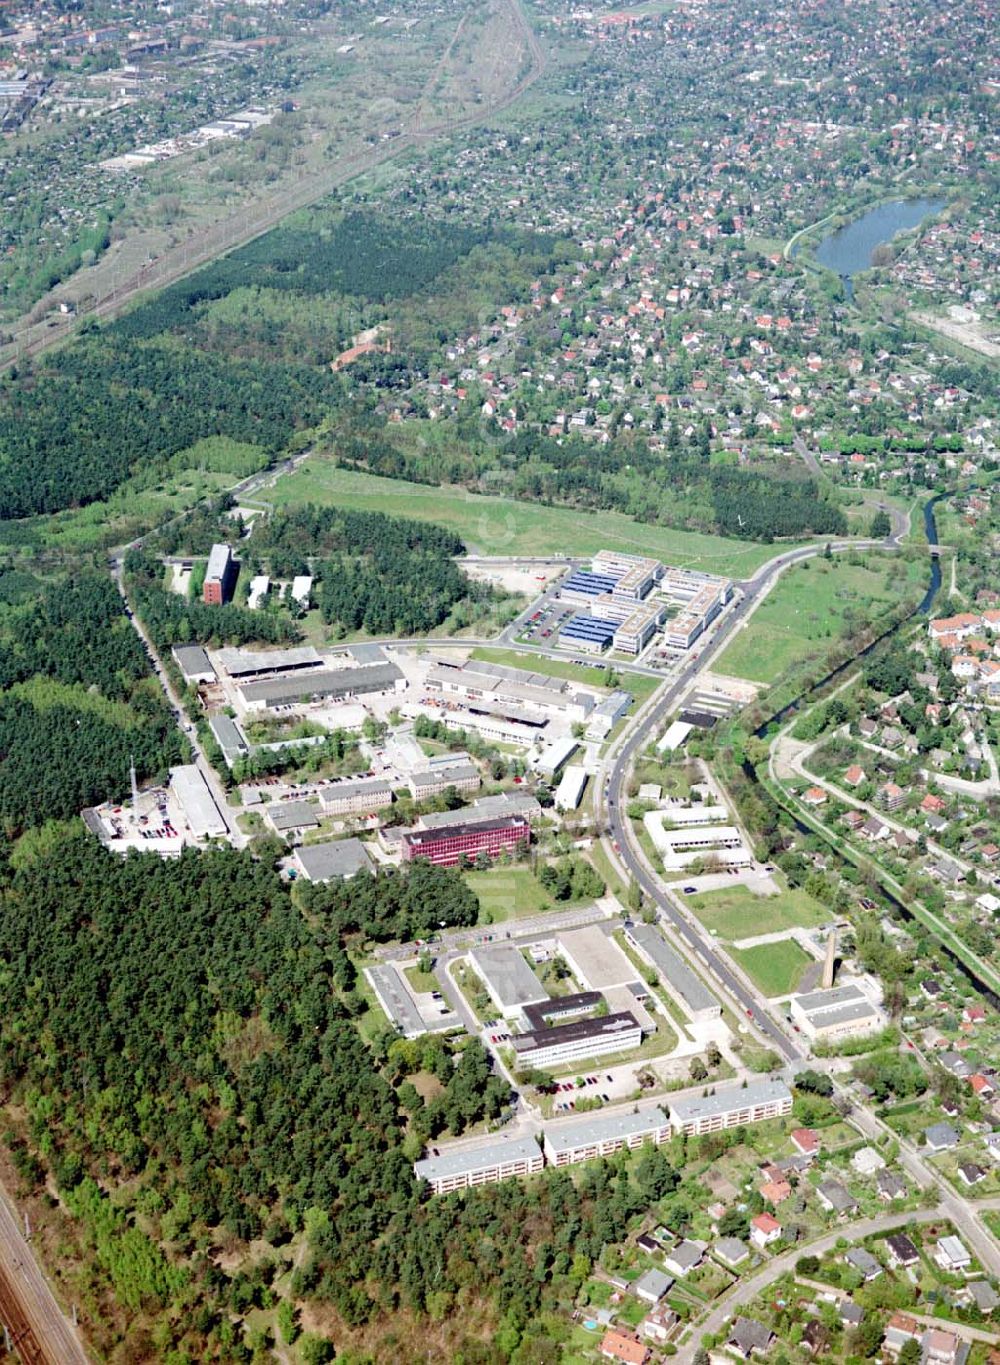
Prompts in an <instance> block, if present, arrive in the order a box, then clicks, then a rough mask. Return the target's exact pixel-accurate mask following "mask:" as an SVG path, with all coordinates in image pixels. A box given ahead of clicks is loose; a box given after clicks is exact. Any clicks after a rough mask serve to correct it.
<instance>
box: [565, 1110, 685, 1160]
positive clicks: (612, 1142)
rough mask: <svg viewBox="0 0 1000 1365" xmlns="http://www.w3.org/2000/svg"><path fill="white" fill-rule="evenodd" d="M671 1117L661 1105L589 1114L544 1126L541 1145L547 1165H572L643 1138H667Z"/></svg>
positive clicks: (610, 1153)
mask: <svg viewBox="0 0 1000 1365" xmlns="http://www.w3.org/2000/svg"><path fill="white" fill-rule="evenodd" d="M669 1137H670V1120H669V1119H668V1118H667V1116H666V1114H665V1113H664V1112H663V1110H662V1109H660V1108H655V1109H647V1110H645V1111H644V1112H643V1113H641V1114H608V1115H605V1116H600V1115H596V1114H594V1115H589V1116H588V1117H587V1118H581V1119H578V1120H577V1121H576V1122H574V1123H565V1124H560V1125H559V1126H558V1127H552V1128H546V1130H545V1135H544V1141H543V1149H544V1152H545V1158H546V1160H547V1162H548V1163H549V1165H550V1166H571V1165H573V1164H574V1163H575V1162H578V1161H590V1160H592V1159H593V1158H594V1157H601V1156H613V1155H614V1154H615V1152H620V1151H621V1150H622V1149H623V1148H629V1149H630V1150H631V1149H634V1148H636V1147H641V1146H642V1145H643V1144H644V1143H646V1142H652V1143H655V1144H656V1145H657V1146H659V1145H660V1143H663V1142H666V1141H667V1140H668V1139H669Z"/></svg>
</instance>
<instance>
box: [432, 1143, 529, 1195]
mask: <svg viewBox="0 0 1000 1365" xmlns="http://www.w3.org/2000/svg"><path fill="white" fill-rule="evenodd" d="M544 1165H545V1159H544V1157H543V1156H542V1149H541V1148H540V1147H539V1145H538V1143H537V1142H536V1141H535V1140H534V1138H508V1139H506V1140H505V1141H504V1140H501V1141H499V1142H491V1143H490V1144H489V1145H488V1146H486V1147H474V1148H472V1149H471V1150H469V1151H465V1152H449V1153H448V1154H447V1155H445V1156H437V1157H428V1158H427V1159H426V1160H424V1161H418V1162H416V1163H415V1165H414V1167H413V1173H414V1175H415V1176H416V1177H417V1179H418V1180H426V1181H427V1183H428V1184H429V1185H430V1187H431V1189H432V1190H433V1191H434V1193H435V1194H448V1193H449V1192H450V1191H451V1190H466V1189H469V1188H470V1187H471V1186H473V1185H493V1184H496V1182H497V1181H498V1180H507V1179H509V1177H510V1176H515V1175H534V1174H536V1173H537V1172H538V1171H540V1170H541V1169H542V1167H543V1166H544Z"/></svg>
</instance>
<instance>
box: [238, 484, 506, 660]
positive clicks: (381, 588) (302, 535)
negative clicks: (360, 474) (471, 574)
mask: <svg viewBox="0 0 1000 1365" xmlns="http://www.w3.org/2000/svg"><path fill="white" fill-rule="evenodd" d="M463 548H464V547H463V545H462V542H461V540H460V539H459V538H458V536H456V535H454V534H453V533H452V532H451V531H448V530H446V529H445V528H444V527H441V526H434V525H433V524H432V523H430V522H426V521H411V520H409V519H408V518H406V517H388V516H385V515H384V514H383V513H381V512H353V511H346V510H344V509H342V508H336V507H314V506H312V505H306V506H303V507H298V508H295V509H294V510H292V511H288V512H279V513H277V514H275V515H274V516H272V517H270V518H268V519H267V520H266V521H261V522H260V523H258V525H257V526H256V527H255V528H254V533H253V537H252V539H251V543H250V553H251V554H252V555H254V556H256V557H259V559H260V560H261V562H262V563H265V564H266V565H267V567H268V571H269V572H270V573H272V574H274V575H278V576H281V577H289V576H290V575H292V574H296V573H306V572H311V573H313V574H314V575H315V576H316V578H317V580H318V590H319V591H318V596H319V606H320V611H321V613H322V616H323V620H324V621H325V622H326V623H327V624H334V623H337V624H339V625H341V626H343V627H344V628H345V630H360V629H362V628H363V629H364V630H366V631H367V632H368V633H369V634H371V635H393V634H402V635H416V634H421V633H426V632H427V631H429V630H433V628H434V627H435V626H438V625H440V624H441V623H442V622H443V621H445V620H446V619H447V617H448V614H449V612H450V611H451V609H452V607H454V606H455V605H456V604H457V603H459V602H462V601H467V600H468V601H479V602H486V601H489V600H490V599H491V598H492V597H493V595H494V594H493V592H492V590H491V589H490V587H489V586H488V585H485V584H482V583H475V582H473V581H472V580H471V579H470V578H468V577H467V575H466V574H465V573H463V572H462V570H461V569H460V568H459V567H458V565H457V564H456V563H455V562H454V560H453V558H452V556H453V555H457V554H460V553H461V552H462V550H463Z"/></svg>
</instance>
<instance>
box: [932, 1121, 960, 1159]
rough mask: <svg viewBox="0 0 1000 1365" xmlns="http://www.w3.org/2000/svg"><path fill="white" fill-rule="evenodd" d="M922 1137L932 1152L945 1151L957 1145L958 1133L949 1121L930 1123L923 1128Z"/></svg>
mask: <svg viewBox="0 0 1000 1365" xmlns="http://www.w3.org/2000/svg"><path fill="white" fill-rule="evenodd" d="M924 1137H925V1138H926V1140H927V1146H928V1147H929V1148H930V1149H931V1151H932V1152H946V1151H948V1150H949V1148H951V1147H957V1146H958V1133H957V1132H956V1131H955V1129H954V1128H953V1127H952V1126H951V1124H950V1123H932V1124H931V1126H930V1127H929V1128H925V1129H924Z"/></svg>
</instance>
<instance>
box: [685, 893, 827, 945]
mask: <svg viewBox="0 0 1000 1365" xmlns="http://www.w3.org/2000/svg"><path fill="white" fill-rule="evenodd" d="M688 908H689V909H690V910H692V911H693V912H694V914H695V915H697V917H698V919H700V920H701V922H702V924H703V925H704V926H705V928H706V929H708V930H712V929H714V930H715V931H716V932H717V933H718V935H719V937H720V938H721V939H726V940H728V941H730V942H732V941H733V940H734V939H741V938H753V937H754V935H755V934H777V933H780V931H781V930H782V929H794V928H795V927H796V926H797V925H802V926H803V928H807V929H808V928H812V926H813V925H816V924H826V923H827V922H828V920H829V919H830V912H829V911H828V910H827V909H826V908H825V907H824V906H822V905H820V903H819V901H816V900H813V898H812V896H810V895H809V894H808V893H807V892H806V891H802V890H800V889H796V890H793V891H782V892H781V894H780V895H778V896H755V895H754V893H753V892H752V891H751V890H749V888H748V887H745V886H727V887H724V888H723V889H722V890H720V891H706V892H704V893H703V894H702V895H700V896H691V897H690V899H689V900H688Z"/></svg>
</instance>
